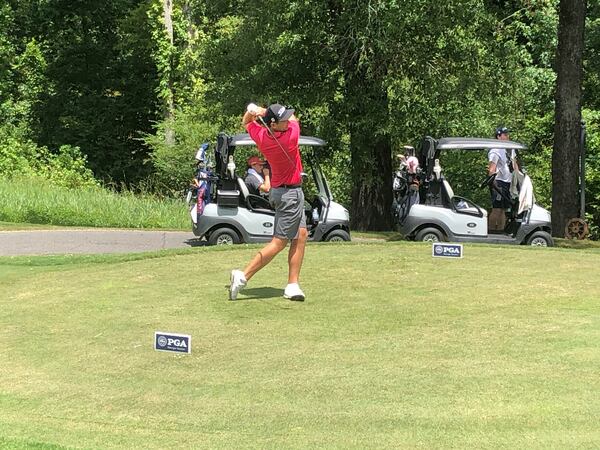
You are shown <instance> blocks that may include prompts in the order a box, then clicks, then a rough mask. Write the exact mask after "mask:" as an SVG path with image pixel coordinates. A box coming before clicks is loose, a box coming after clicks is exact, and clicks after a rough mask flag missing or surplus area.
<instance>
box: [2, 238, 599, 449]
mask: <svg viewBox="0 0 600 450" xmlns="http://www.w3.org/2000/svg"><path fill="white" fill-rule="evenodd" d="M258 248H259V247H256V246H250V247H247V246H236V247H233V248H226V249H223V248H196V249H192V250H185V251H171V252H163V253H155V254H146V255H133V256H126V255H121V256H101V257H85V256H73V257H68V256H64V257H38V258H23V257H19V258H0V279H1V280H2V281H1V283H0V360H1V361H2V364H1V365H0V447H3V448H4V447H6V448H18V449H20V448H38V449H55V448H63V447H67V448H70V447H72V448H144V449H152V448H156V449H166V448H169V449H171V448H173V449H174V448H178V449H179V448H210V449H214V448H294V449H297V448H339V449H346V448H357V449H362V448H377V449H382V448H394V449H395V448H423V449H430V448H456V449H463V448H527V449H531V448H539V449H547V448H556V449H563V448H590V449H591V448H598V447H600V426H599V421H598V417H600V395H598V393H599V392H600V375H599V374H600V302H599V299H600V284H599V283H598V280H599V279H600V251H599V250H597V249H589V250H573V249H559V248H553V249H547V248H530V247H502V246H477V245H466V246H465V256H464V258H463V259H461V260H446V259H434V258H432V257H431V246H430V245H427V244H421V243H408V242H387V243H386V242H380V243H370V244H367V243H349V244H313V245H309V246H308V248H307V253H306V258H305V265H304V269H303V277H302V287H303V289H304V290H305V292H306V294H307V300H306V302H304V303H295V302H290V301H287V300H285V299H283V298H282V297H281V294H282V288H283V286H284V284H285V282H286V266H287V263H286V258H285V257H284V256H283V255H281V256H279V257H278V258H277V259H276V260H275V261H274V262H273V263H272V264H271V265H270V266H268V267H267V268H266V269H264V271H262V272H259V273H258V274H257V275H256V277H255V278H254V279H252V280H251V282H250V283H249V285H248V287H247V289H246V290H245V291H243V293H242V294H240V299H239V300H238V301H235V302H231V301H228V300H227V291H226V288H225V287H226V285H227V284H228V276H229V270H230V269H231V268H234V267H242V266H243V265H244V264H245V263H246V262H247V261H248V260H249V259H250V258H251V257H252V256H253V255H254V253H255V252H256V250H257V249H258ZM157 330H162V331H172V332H179V333H186V334H191V335H192V354H191V355H186V356H181V355H172V354H168V353H163V352H156V351H155V350H154V349H153V334H154V332H155V331H157Z"/></svg>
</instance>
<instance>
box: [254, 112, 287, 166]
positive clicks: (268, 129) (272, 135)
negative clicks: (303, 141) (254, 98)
mask: <svg viewBox="0 0 600 450" xmlns="http://www.w3.org/2000/svg"><path fill="white" fill-rule="evenodd" d="M257 117H258V120H260V123H262V124H263V125H264V126H265V128H266V129H267V133H269V135H271V137H272V138H273V139H274V140H275V142H277V145H278V146H279V148H280V149H281V151H282V152H283V154H284V155H285V156H286V158H287V159H288V161H289V162H290V163H291V164H292V165H293V166H294V167H296V163H295V162H294V161H292V158H290V155H288V153H287V152H286V151H285V149H284V148H283V145H281V144H280V143H279V141H278V140H277V138H276V137H275V134H274V133H273V131H271V128H269V126H268V125H267V124H266V122H265V121H264V119H263V118H262V116H257Z"/></svg>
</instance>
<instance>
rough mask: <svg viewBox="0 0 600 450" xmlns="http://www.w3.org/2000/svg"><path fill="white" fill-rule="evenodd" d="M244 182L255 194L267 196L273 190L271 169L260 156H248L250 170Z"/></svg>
mask: <svg viewBox="0 0 600 450" xmlns="http://www.w3.org/2000/svg"><path fill="white" fill-rule="evenodd" d="M244 183H246V186H248V191H249V192H250V193H251V194H254V195H262V196H267V195H268V193H269V191H270V190H271V174H270V171H269V169H268V168H267V167H265V163H264V161H263V160H262V159H260V158H259V157H258V156H252V157H250V158H248V172H247V174H246V178H245V179H244Z"/></svg>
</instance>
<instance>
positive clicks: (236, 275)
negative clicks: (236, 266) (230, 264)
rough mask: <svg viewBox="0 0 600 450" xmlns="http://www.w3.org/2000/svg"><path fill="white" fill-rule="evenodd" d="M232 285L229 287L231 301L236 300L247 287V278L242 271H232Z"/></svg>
mask: <svg viewBox="0 0 600 450" xmlns="http://www.w3.org/2000/svg"><path fill="white" fill-rule="evenodd" d="M230 281H231V284H230V285H229V300H235V299H236V298H237V296H238V293H239V292H240V291H241V290H242V289H244V288H245V287H246V283H247V281H246V277H245V276H244V272H242V271H241V270H232V271H231V278H230Z"/></svg>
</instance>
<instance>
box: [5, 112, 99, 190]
mask: <svg viewBox="0 0 600 450" xmlns="http://www.w3.org/2000/svg"><path fill="white" fill-rule="evenodd" d="M32 175H38V176H41V177H42V178H43V179H44V180H45V182H46V183H50V184H53V185H55V186H63V187H70V188H80V187H91V186H97V185H98V182H97V181H96V180H95V179H94V174H93V173H92V171H91V170H90V169H89V168H88V167H87V161H86V158H85V156H83V155H82V154H81V151H80V150H79V148H78V147H72V146H69V145H63V146H61V147H60V149H59V150H58V153H52V152H50V151H49V150H48V149H47V148H46V147H39V146H37V145H36V144H35V143H33V142H32V141H31V140H29V139H27V138H26V136H24V133H23V132H22V129H21V128H20V127H18V126H13V125H10V124H8V125H4V126H1V127H0V176H3V177H4V178H13V177H17V176H25V177H28V176H32Z"/></svg>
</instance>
